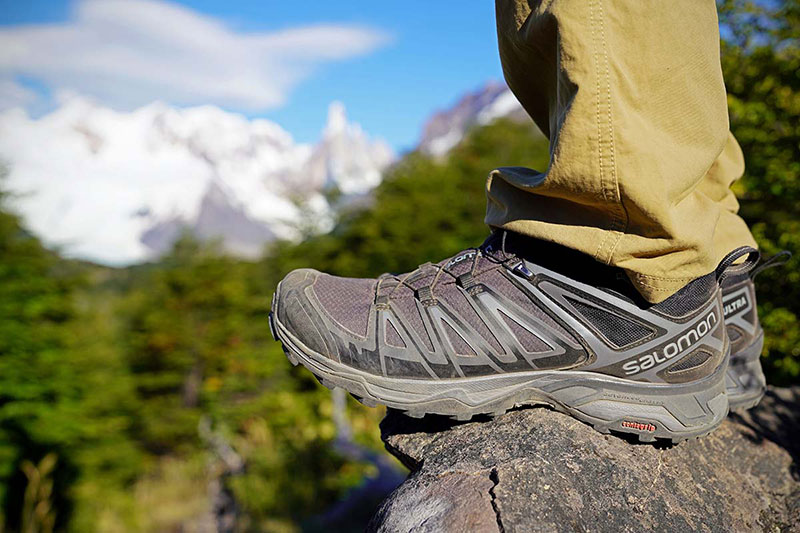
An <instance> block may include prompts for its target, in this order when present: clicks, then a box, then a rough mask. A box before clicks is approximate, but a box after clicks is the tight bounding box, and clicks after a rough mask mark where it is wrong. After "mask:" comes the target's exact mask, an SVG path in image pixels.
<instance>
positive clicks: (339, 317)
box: [314, 274, 376, 337]
mask: <svg viewBox="0 0 800 533" xmlns="http://www.w3.org/2000/svg"><path fill="white" fill-rule="evenodd" d="M375 284H376V281H375V280H374V279H356V278H339V277H336V276H330V275H328V274H322V275H320V276H319V278H317V281H316V283H314V294H315V295H316V297H317V299H318V300H319V303H320V304H321V305H322V307H323V309H325V312H326V313H328V315H329V316H330V317H331V318H332V319H333V320H335V321H336V322H337V323H338V324H339V325H341V326H342V327H344V328H346V329H349V330H350V331H352V332H353V333H355V334H357V335H361V336H362V337H365V336H366V335H367V326H368V325H369V313H370V309H371V307H372V304H373V302H374V301H375Z"/></svg>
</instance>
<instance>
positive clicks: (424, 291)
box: [414, 287, 436, 305]
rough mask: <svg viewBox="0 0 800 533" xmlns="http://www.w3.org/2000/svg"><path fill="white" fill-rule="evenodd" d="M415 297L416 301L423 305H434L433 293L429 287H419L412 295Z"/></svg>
mask: <svg viewBox="0 0 800 533" xmlns="http://www.w3.org/2000/svg"><path fill="white" fill-rule="evenodd" d="M414 294H415V295H416V296H417V300H419V301H420V303H422V304H423V305H431V304H434V303H436V299H435V298H434V297H433V291H432V290H431V288H430V287H420V288H419V289H417V290H416V291H415V293H414Z"/></svg>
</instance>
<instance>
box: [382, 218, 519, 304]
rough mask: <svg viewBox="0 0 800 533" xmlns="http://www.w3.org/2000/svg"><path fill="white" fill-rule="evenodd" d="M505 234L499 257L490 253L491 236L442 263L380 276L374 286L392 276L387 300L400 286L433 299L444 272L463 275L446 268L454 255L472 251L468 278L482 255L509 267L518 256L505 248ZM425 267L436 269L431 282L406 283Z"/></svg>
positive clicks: (471, 275)
mask: <svg viewBox="0 0 800 533" xmlns="http://www.w3.org/2000/svg"><path fill="white" fill-rule="evenodd" d="M507 236H508V232H507V231H502V236H501V238H500V254H501V257H500V258H498V257H495V256H494V255H493V254H492V253H491V252H492V251H494V249H493V248H492V244H491V242H490V241H491V240H492V237H489V239H487V240H486V242H485V243H484V245H482V246H480V247H477V248H466V249H465V250H463V251H462V252H460V253H459V254H456V255H454V256H453V257H452V258H451V260H449V261H447V262H446V263H444V264H438V263H437V264H434V263H424V264H422V265H420V266H418V267H417V268H416V269H414V270H412V271H411V272H408V273H406V274H404V275H403V276H402V277H401V278H397V277H395V276H387V277H385V278H384V277H382V278H381V279H379V281H378V287H377V288H376V291H380V283H381V282H382V281H383V280H384V279H390V278H392V279H396V280H397V284H396V285H395V286H394V287H392V290H391V291H390V292H389V294H388V295H387V296H386V299H387V300H390V299H391V298H392V296H394V294H395V293H396V292H397V290H398V289H399V288H400V287H401V286H405V287H408V288H409V289H411V290H413V291H416V292H417V293H418V294H419V293H422V294H423V297H421V298H420V299H422V300H435V299H434V297H433V291H434V289H435V288H436V284H437V283H438V282H439V280H440V279H441V278H442V276H443V275H444V274H447V275H449V276H451V277H452V278H453V279H455V280H458V279H459V278H460V277H462V276H464V274H461V275H456V274H455V273H453V272H452V271H450V270H449V269H448V268H447V265H449V264H450V263H451V262H452V259H454V258H456V257H460V256H462V255H466V254H468V253H470V252H472V265H471V266H470V270H469V278H470V279H471V278H474V277H475V275H476V271H477V269H478V260H479V259H480V258H481V257H483V258H484V259H486V260H487V261H489V262H492V263H495V264H499V265H503V266H505V267H506V268H510V267H508V265H509V264H510V263H511V262H512V261H517V260H518V258H517V256H516V255H515V254H511V253H509V252H508V251H507V250H506V237H507ZM515 266H516V265H515ZM427 268H434V269H436V274H435V275H434V277H433V280H432V281H431V283H430V284H429V285H427V286H424V287H420V288H415V287H414V286H412V285H411V284H409V283H408V280H409V279H410V278H411V277H412V276H414V275H416V274H417V273H420V272H424V270H425V269H427Z"/></svg>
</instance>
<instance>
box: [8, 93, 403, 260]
mask: <svg viewBox="0 0 800 533" xmlns="http://www.w3.org/2000/svg"><path fill="white" fill-rule="evenodd" d="M394 158H395V156H394V154H393V152H392V150H391V149H390V148H389V147H388V146H387V145H386V144H385V143H383V142H381V141H374V140H371V139H370V138H369V137H368V136H367V135H366V134H365V133H364V132H363V131H362V130H361V128H360V127H358V126H357V125H354V124H351V123H349V122H348V121H347V118H346V116H345V112H344V108H343V106H342V105H341V104H338V103H334V104H332V105H331V108H330V111H329V117H328V124H327V126H326V127H325V129H324V131H323V134H322V138H321V140H320V141H319V142H318V143H317V144H316V145H305V144H298V143H296V142H294V141H293V139H292V137H291V135H290V134H289V133H287V132H286V131H284V130H283V129H282V128H280V127H279V126H278V125H277V124H274V123H272V122H270V121H267V120H262V119H256V120H249V119H247V118H245V117H243V116H241V115H237V114H235V113H229V112H226V111H223V110H221V109H219V108H216V107H213V106H202V107H194V108H185V109H177V108H173V107H170V106H167V105H165V104H161V103H154V104H151V105H148V106H145V107H142V108H140V109H137V110H135V111H133V112H117V111H114V110H111V109H109V108H106V107H102V106H100V105H96V104H94V103H92V102H91V101H89V100H86V99H83V98H80V97H72V98H70V99H69V100H67V101H65V102H64V103H63V104H62V105H61V106H60V107H59V108H58V109H57V110H56V111H54V112H52V113H50V114H48V115H45V116H43V117H41V118H38V119H32V118H31V117H29V116H28V115H27V114H26V113H25V111H23V110H22V109H13V110H10V111H6V112H4V113H2V114H0V161H2V162H3V163H4V164H5V165H6V166H7V167H8V171H9V172H8V173H9V175H8V179H7V180H6V183H5V184H4V185H3V186H4V188H7V189H9V190H10V191H11V192H12V193H15V194H16V195H17V198H16V199H15V201H14V207H15V209H17V210H18V211H19V212H20V213H21V214H22V216H23V218H24V220H25V222H26V224H27V225H28V227H30V228H31V229H32V230H33V231H34V232H35V233H36V234H38V235H39V236H40V237H42V239H43V240H44V241H45V242H46V243H47V244H49V245H55V246H58V247H60V248H61V249H62V250H63V251H64V252H66V253H67V254H69V255H72V256H77V257H82V258H88V259H92V260H96V261H99V262H103V263H107V264H129V263H133V262H138V261H142V260H146V259H148V258H151V257H153V256H155V255H157V254H159V253H161V252H163V251H164V250H165V249H168V247H169V246H170V245H171V243H172V242H173V241H174V239H175V238H176V237H177V236H178V235H179V234H180V233H181V232H182V231H184V230H186V229H188V230H190V231H192V232H193V233H194V234H195V235H197V236H198V237H200V238H215V237H216V238H220V239H222V242H223V244H224V246H225V248H226V249H227V250H229V251H230V252H233V253H236V254H238V255H244V256H254V255H257V254H258V253H259V252H260V251H261V250H262V249H263V245H264V244H265V243H266V242H268V241H269V240H271V239H274V238H275V237H276V236H279V237H289V238H291V237H293V236H295V235H296V233H297V228H298V227H300V226H302V225H307V224H306V222H307V221H304V220H303V219H302V218H303V217H304V216H306V217H308V214H309V213H313V215H314V218H315V219H317V220H321V221H323V222H322V223H323V224H324V221H325V219H326V218H329V216H330V206H329V205H328V203H327V201H326V200H325V193H326V192H327V191H328V190H330V189H334V188H335V189H338V190H339V191H341V192H342V193H344V195H345V196H347V195H359V194H363V193H366V192H368V191H369V190H370V189H372V188H373V187H374V186H375V185H377V183H378V182H379V181H380V177H381V172H382V171H383V169H384V168H386V166H387V165H389V164H390V163H391V162H392V161H393V160H394Z"/></svg>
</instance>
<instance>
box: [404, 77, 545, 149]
mask: <svg viewBox="0 0 800 533" xmlns="http://www.w3.org/2000/svg"><path fill="white" fill-rule="evenodd" d="M500 117H509V118H511V119H513V120H520V121H530V118H529V117H528V115H527V114H526V113H525V111H524V110H523V109H522V106H521V105H520V103H519V101H517V98H516V97H515V96H514V94H513V93H512V92H511V90H510V89H509V88H508V87H507V86H506V85H505V84H504V83H500V82H489V83H487V84H486V85H485V86H484V87H482V88H481V89H478V90H477V91H475V92H471V93H467V94H465V95H464V96H463V97H462V98H461V99H460V100H459V101H458V102H457V103H456V104H455V105H454V106H453V107H450V108H448V109H446V110H443V111H439V112H437V113H435V114H434V115H433V116H431V118H430V119H428V121H427V122H426V123H425V126H424V128H423V131H422V138H421V139H420V143H419V146H418V150H420V151H422V152H423V153H426V154H428V155H432V156H441V155H444V154H446V153H447V152H449V151H450V149H451V148H453V147H454V146H456V145H457V144H458V143H459V142H461V139H463V138H464V135H465V134H466V132H467V130H469V128H470V127H472V126H475V125H484V124H489V123H490V122H492V121H494V120H496V119H498V118H500Z"/></svg>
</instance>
